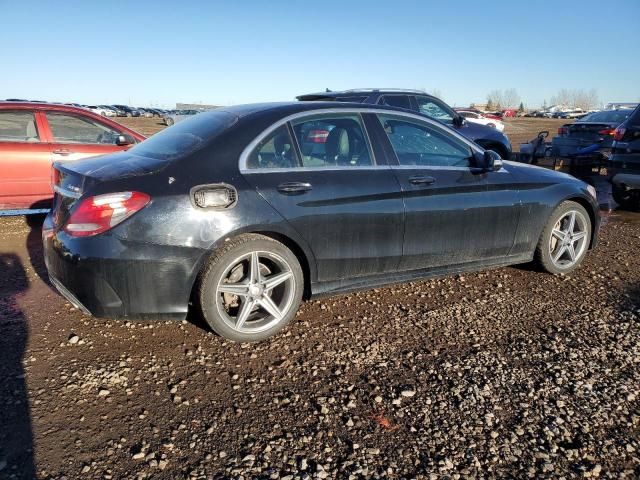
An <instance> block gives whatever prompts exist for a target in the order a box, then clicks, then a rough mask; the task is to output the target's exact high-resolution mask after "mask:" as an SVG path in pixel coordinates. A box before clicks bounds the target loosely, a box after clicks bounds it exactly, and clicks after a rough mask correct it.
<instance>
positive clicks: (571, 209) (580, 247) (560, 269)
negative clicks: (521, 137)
mask: <svg viewBox="0 0 640 480" xmlns="http://www.w3.org/2000/svg"><path fill="white" fill-rule="evenodd" d="M591 228H592V227H591V219H590V217H589V214H588V213H587V211H586V210H585V209H584V207H583V206H582V205H580V204H578V203H576V202H572V201H567V202H563V203H561V204H560V205H559V206H558V207H557V208H556V209H555V211H554V212H553V214H552V215H551V218H550V219H549V221H548V223H547V225H546V226H545V228H544V230H543V231H542V234H541V235H540V240H539V241H538V246H537V248H536V252H535V261H536V263H537V264H538V265H539V266H540V267H541V268H542V269H543V270H545V271H547V272H549V273H553V274H556V275H558V274H567V273H571V272H572V271H574V270H575V269H576V268H578V266H579V265H580V264H581V263H582V260H583V259H584V256H585V255H586V253H587V250H588V249H589V243H590V241H591Z"/></svg>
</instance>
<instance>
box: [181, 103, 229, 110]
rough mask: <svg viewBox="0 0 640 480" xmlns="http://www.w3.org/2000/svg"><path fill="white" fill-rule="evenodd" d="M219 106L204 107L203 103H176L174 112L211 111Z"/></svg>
mask: <svg viewBox="0 0 640 480" xmlns="http://www.w3.org/2000/svg"><path fill="white" fill-rule="evenodd" d="M219 107H220V105H205V104H203V103H176V110H213V109H214V108H219Z"/></svg>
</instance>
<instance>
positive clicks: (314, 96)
mask: <svg viewBox="0 0 640 480" xmlns="http://www.w3.org/2000/svg"><path fill="white" fill-rule="evenodd" d="M371 93H382V94H385V93H406V94H410V95H415V94H420V95H427V96H432V95H429V94H428V93H427V92H425V91H424V90H412V89H409V88H351V89H349V90H336V91H331V90H330V91H328V92H318V93H307V94H304V95H298V96H297V97H296V98H297V99H298V100H321V99H323V98H335V97H352V96H356V95H367V94H371Z"/></svg>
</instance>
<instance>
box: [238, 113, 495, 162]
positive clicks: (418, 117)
mask: <svg viewBox="0 0 640 480" xmlns="http://www.w3.org/2000/svg"><path fill="white" fill-rule="evenodd" d="M325 113H327V114H336V113H338V114H340V113H341V114H356V113H357V114H360V116H361V117H362V115H363V114H366V113H372V114H375V115H378V114H383V115H397V116H400V117H406V118H409V119H412V120H418V121H420V122H424V123H426V124H428V125H429V126H433V127H435V128H439V129H440V130H442V131H444V133H445V134H449V135H452V136H454V137H456V138H457V139H459V140H461V141H462V142H463V143H465V144H467V145H468V146H469V147H470V148H471V150H472V151H474V152H482V149H481V148H480V147H479V146H478V145H476V144H475V143H473V142H472V141H471V140H469V139H468V138H466V137H464V136H463V135H461V134H460V133H458V132H456V131H455V130H453V129H450V128H447V127H446V126H445V125H444V124H443V123H441V122H438V121H437V120H433V119H431V118H428V117H426V116H424V115H420V114H418V113H412V112H408V111H401V110H390V109H383V108H337V107H336V108H326V109H315V110H305V111H303V112H297V113H294V114H291V115H288V116H286V117H283V118H281V119H279V120H277V121H276V122H274V123H272V124H271V125H269V126H268V127H267V128H265V129H264V130H263V131H262V132H261V133H259V134H258V135H257V136H256V137H255V138H254V139H253V140H252V141H251V142H249V144H248V145H247V146H246V147H245V148H244V150H242V153H241V154H240V158H239V159H238V169H239V170H240V173H242V174H243V175H244V174H262V173H282V172H292V171H295V172H305V171H309V172H319V171H335V170H340V171H344V170H352V171H358V170H388V169H389V168H393V167H395V166H399V165H397V163H396V165H392V164H379V163H377V162H376V164H375V165H361V166H351V167H345V166H341V167H295V168H253V169H251V168H247V161H248V159H249V156H250V155H251V153H252V152H253V150H254V148H256V146H257V145H258V144H259V143H260V142H262V140H264V138H265V137H266V136H268V135H270V134H271V133H272V132H273V131H274V130H275V129H277V128H278V127H280V126H282V125H284V124H286V123H288V122H291V121H293V120H298V119H301V118H306V117H312V116H316V115H319V114H320V115H322V114H325ZM362 124H363V127H364V129H365V131H366V135H367V138H368V140H369V141H370V142H371V138H370V134H369V131H368V128H367V126H366V124H365V123H364V118H363V122H362ZM385 135H386V134H385ZM294 141H297V140H296V139H294ZM387 141H389V139H388V138H387ZM296 146H297V143H296ZM371 147H372V150H375V149H374V148H373V147H374V146H373V144H371ZM373 154H374V155H375V151H374V152H373ZM394 155H395V152H394ZM394 159H395V157H394ZM395 160H396V161H397V159H395ZM422 168H424V167H422ZM457 168H464V169H466V170H468V169H469V168H473V167H457Z"/></svg>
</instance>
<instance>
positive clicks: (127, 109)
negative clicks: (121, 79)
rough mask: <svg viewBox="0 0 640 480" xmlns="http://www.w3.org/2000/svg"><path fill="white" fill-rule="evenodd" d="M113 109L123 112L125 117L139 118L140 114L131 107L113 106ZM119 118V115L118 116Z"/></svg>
mask: <svg viewBox="0 0 640 480" xmlns="http://www.w3.org/2000/svg"><path fill="white" fill-rule="evenodd" d="M114 107H116V108H117V109H118V110H120V111H122V112H124V116H126V117H139V116H140V112H139V111H138V110H137V109H135V108H132V107H129V106H127V105H114ZM118 116H120V115H118Z"/></svg>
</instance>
